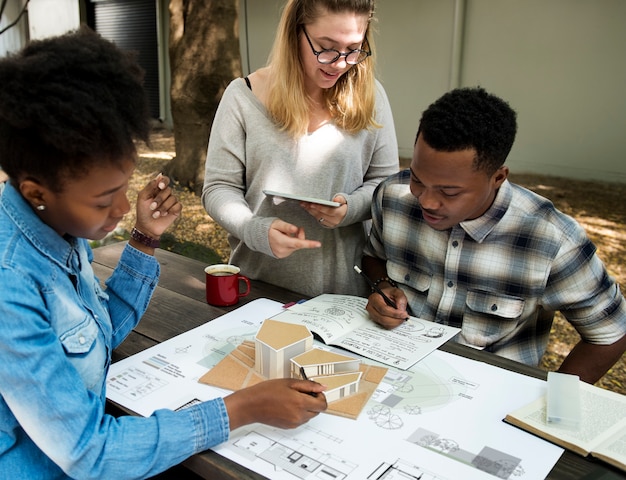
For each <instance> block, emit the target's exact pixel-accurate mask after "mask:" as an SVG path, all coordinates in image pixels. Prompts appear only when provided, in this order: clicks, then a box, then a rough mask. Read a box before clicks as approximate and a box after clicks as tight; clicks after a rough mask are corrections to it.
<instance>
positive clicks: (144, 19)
mask: <svg viewBox="0 0 626 480" xmlns="http://www.w3.org/2000/svg"><path fill="white" fill-rule="evenodd" d="M92 3H93V8H94V11H93V14H94V25H93V27H94V29H95V30H96V31H97V32H98V33H100V34H101V35H102V36H103V37H105V38H108V39H109V40H111V41H113V42H115V43H116V44H117V45H118V46H119V47H120V48H122V49H124V50H134V51H137V52H138V54H139V56H138V61H139V64H140V65H141V66H142V67H143V69H144V70H145V71H146V77H145V82H144V86H145V88H146V93H147V95H148V101H149V103H150V114H151V116H152V117H153V118H160V112H159V55H158V39H157V15H156V7H157V5H156V1H155V0H105V1H92Z"/></svg>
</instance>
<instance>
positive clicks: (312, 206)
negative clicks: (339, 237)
mask: <svg viewBox="0 0 626 480" xmlns="http://www.w3.org/2000/svg"><path fill="white" fill-rule="evenodd" d="M333 201H334V202H339V203H340V204H341V205H340V206H338V207H328V206H326V205H321V204H319V203H311V202H300V206H301V207H302V208H304V209H305V210H306V211H307V212H308V213H309V215H311V216H312V217H314V218H315V219H316V220H317V221H318V222H319V224H320V225H321V226H322V227H325V228H335V227H337V226H338V225H339V224H340V223H341V222H343V219H344V218H345V217H346V214H347V213H348V202H347V200H346V199H345V198H344V196H343V195H335V197H334V198H333Z"/></svg>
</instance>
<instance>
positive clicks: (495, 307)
mask: <svg viewBox="0 0 626 480" xmlns="http://www.w3.org/2000/svg"><path fill="white" fill-rule="evenodd" d="M497 309H498V306H497V305H496V304H495V303H494V304H493V305H492V306H491V311H492V312H495V311H496V310H497Z"/></svg>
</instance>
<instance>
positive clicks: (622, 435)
mask: <svg viewBox="0 0 626 480" xmlns="http://www.w3.org/2000/svg"><path fill="white" fill-rule="evenodd" d="M580 404H581V414H582V415H581V422H580V426H579V427H578V428H571V427H564V426H559V424H553V423H548V422H547V421H546V397H545V396H542V397H541V398H538V399H537V400H535V401H534V402H531V403H530V404H528V405H526V406H524V407H522V408H520V409H518V410H515V411H513V412H511V413H509V414H508V415H507V416H506V417H505V419H504V421H505V422H507V423H510V424H512V425H515V426H517V427H520V428H522V429H524V430H526V431H528V432H530V433H533V434H535V435H537V436H539V437H541V438H544V439H546V440H549V441H551V442H553V443H555V444H557V445H560V446H561V447H563V448H567V449H568V450H571V451H573V452H576V453H578V454H579V455H582V456H587V455H591V456H593V457H595V458H598V459H600V460H603V461H605V462H607V463H610V464H611V465H613V466H615V467H617V468H620V469H621V470H624V471H626V396H625V395H620V394H619V393H616V392H611V391H609V390H604V389H602V388H598V387H594V386H593V385H589V384H588V383H584V382H580Z"/></svg>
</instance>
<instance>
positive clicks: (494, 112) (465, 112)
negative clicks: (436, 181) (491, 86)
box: [415, 87, 517, 174]
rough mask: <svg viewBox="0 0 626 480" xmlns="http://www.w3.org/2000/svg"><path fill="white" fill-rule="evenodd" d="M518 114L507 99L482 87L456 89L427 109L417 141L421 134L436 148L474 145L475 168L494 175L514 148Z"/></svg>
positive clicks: (458, 147)
mask: <svg viewBox="0 0 626 480" xmlns="http://www.w3.org/2000/svg"><path fill="white" fill-rule="evenodd" d="M516 117H517V115H516V113H515V111H514V110H513V109H512V108H511V107H510V106H509V104H508V103H507V102H505V101H504V100H502V99H501V98H499V97H496V96H495V95H492V94H490V93H487V92H486V91H485V90H484V89H483V88H481V87H471V88H457V89H454V90H451V91H449V92H447V93H445V94H444V95H443V96H442V97H441V98H439V99H438V100H437V101H435V102H434V103H432V104H431V105H430V106H429V107H428V108H427V109H426V110H425V111H424V113H423V114H422V118H421V120H420V126H419V129H418V132H417V136H416V137H415V141H416V142H417V137H419V135H420V133H421V134H422V138H423V140H424V141H425V142H426V143H427V144H428V145H429V146H430V147H432V148H434V149H435V150H439V151H444V152H455V151H459V150H466V149H469V148H473V149H475V150H476V159H475V161H474V166H475V168H476V169H477V170H484V171H486V172H487V173H488V174H492V173H494V172H495V171H496V170H497V169H498V168H500V167H501V166H502V165H503V164H504V161H505V160H506V157H507V156H508V154H509V152H510V151H511V148H512V147H513V142H514V141H515V134H516V132H517V121H516Z"/></svg>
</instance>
